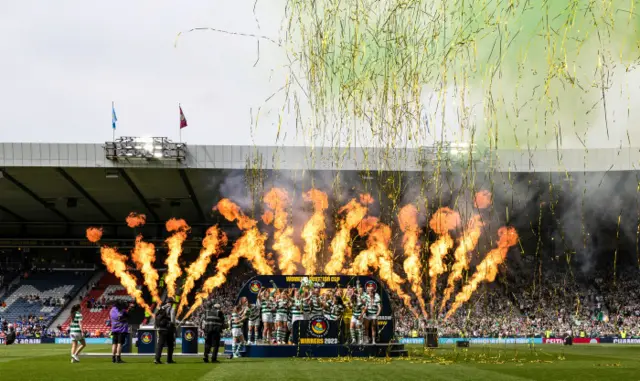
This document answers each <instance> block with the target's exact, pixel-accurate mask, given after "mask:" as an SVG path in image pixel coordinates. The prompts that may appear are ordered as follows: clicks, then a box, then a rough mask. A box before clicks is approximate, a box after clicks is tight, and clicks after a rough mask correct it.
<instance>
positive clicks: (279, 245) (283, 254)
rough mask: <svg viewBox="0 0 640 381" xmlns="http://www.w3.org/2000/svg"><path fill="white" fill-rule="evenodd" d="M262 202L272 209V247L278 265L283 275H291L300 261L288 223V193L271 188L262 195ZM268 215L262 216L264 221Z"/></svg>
mask: <svg viewBox="0 0 640 381" xmlns="http://www.w3.org/2000/svg"><path fill="white" fill-rule="evenodd" d="M264 202H265V204H266V205H267V207H269V208H270V209H271V210H273V218H271V219H272V222H273V227H274V228H275V233H274V237H273V238H274V243H273V249H274V250H275V251H276V252H277V253H278V254H279V258H278V259H279V261H278V267H279V268H280V271H281V272H282V274H283V275H293V274H295V273H296V272H297V270H298V268H297V267H298V266H297V265H298V263H300V249H299V248H298V247H297V246H296V245H295V244H294V243H293V239H292V238H291V236H292V235H293V227H291V226H289V225H288V217H289V215H288V213H287V211H286V208H287V207H288V206H289V203H290V200H289V194H288V193H287V191H286V190H284V189H282V188H272V189H271V190H270V191H269V192H267V194H265V196H264ZM269 219H270V216H269V217H266V218H263V220H264V221H265V222H267V221H268V220H269Z"/></svg>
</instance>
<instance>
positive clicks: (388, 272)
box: [346, 217, 418, 318]
mask: <svg viewBox="0 0 640 381" xmlns="http://www.w3.org/2000/svg"><path fill="white" fill-rule="evenodd" d="M366 221H367V223H365V224H362V225H363V230H362V231H361V233H364V232H366V231H369V237H368V238H367V248H366V249H365V250H362V251H361V252H360V253H359V254H358V255H357V256H356V257H355V259H354V260H353V264H352V266H351V268H349V269H348V270H347V271H346V272H347V274H350V275H367V274H369V269H373V270H374V271H376V270H377V271H378V274H379V276H380V279H382V280H383V281H384V282H385V283H386V285H387V287H389V289H390V290H391V291H394V292H395V293H396V295H398V297H400V299H402V301H403V302H404V304H405V306H407V308H409V310H411V312H412V313H413V314H414V316H415V317H416V318H417V317H418V313H417V312H416V311H415V309H414V308H413V306H412V305H411V296H409V295H408V294H406V293H405V292H404V291H403V290H402V284H403V283H404V279H402V277H401V276H400V275H398V274H396V273H395V272H394V270H393V254H392V253H391V250H389V242H390V241H391V228H389V226H388V225H385V224H382V223H379V222H378V219H377V218H375V217H368V218H367V219H366Z"/></svg>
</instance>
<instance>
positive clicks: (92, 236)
mask: <svg viewBox="0 0 640 381" xmlns="http://www.w3.org/2000/svg"><path fill="white" fill-rule="evenodd" d="M87 239H88V240H89V242H93V243H97V242H98V241H100V240H101V239H102V228H96V227H89V228H87Z"/></svg>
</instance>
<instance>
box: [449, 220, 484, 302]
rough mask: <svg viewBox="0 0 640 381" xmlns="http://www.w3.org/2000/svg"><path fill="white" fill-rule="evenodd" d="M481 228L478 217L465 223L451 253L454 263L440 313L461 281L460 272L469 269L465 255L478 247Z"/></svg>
mask: <svg viewBox="0 0 640 381" xmlns="http://www.w3.org/2000/svg"><path fill="white" fill-rule="evenodd" d="M482 226H483V223H482V219H481V218H480V216H478V215H475V216H473V217H471V219H470V220H469V222H468V223H467V228H466V230H465V231H464V232H463V234H462V237H461V238H460V242H459V243H458V247H456V250H455V252H454V253H453V257H454V258H455V263H454V264H453V266H451V272H450V273H449V278H448V279H447V289H446V290H445V291H444V296H443V298H442V303H441V304H440V311H442V310H443V309H444V306H445V305H446V304H447V301H449V299H450V298H451V294H453V291H454V289H455V286H456V282H457V281H458V280H460V279H462V272H463V271H464V270H466V269H467V268H468V267H469V260H468V257H467V255H468V253H470V252H471V251H473V250H474V249H475V248H476V246H477V245H478V240H479V239H480V234H481V233H482V231H481V229H482Z"/></svg>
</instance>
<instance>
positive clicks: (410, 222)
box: [398, 204, 427, 317]
mask: <svg viewBox="0 0 640 381" xmlns="http://www.w3.org/2000/svg"><path fill="white" fill-rule="evenodd" d="M398 222H399V223H400V230H402V231H403V232H404V236H403V237H402V245H403V249H404V255H405V257H406V259H405V260H404V264H403V267H404V272H405V273H406V274H407V279H408V280H409V283H411V291H413V293H414V294H415V295H416V298H417V299H418V304H419V305H420V310H421V311H422V315H423V316H424V317H426V316H427V309H426V305H425V301H424V296H423V295H422V279H421V273H422V264H421V263H420V244H419V243H418V237H419V235H420V228H419V227H418V209H416V207H415V206H413V205H411V204H408V205H405V206H404V207H403V208H402V209H400V212H399V213H398Z"/></svg>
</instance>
